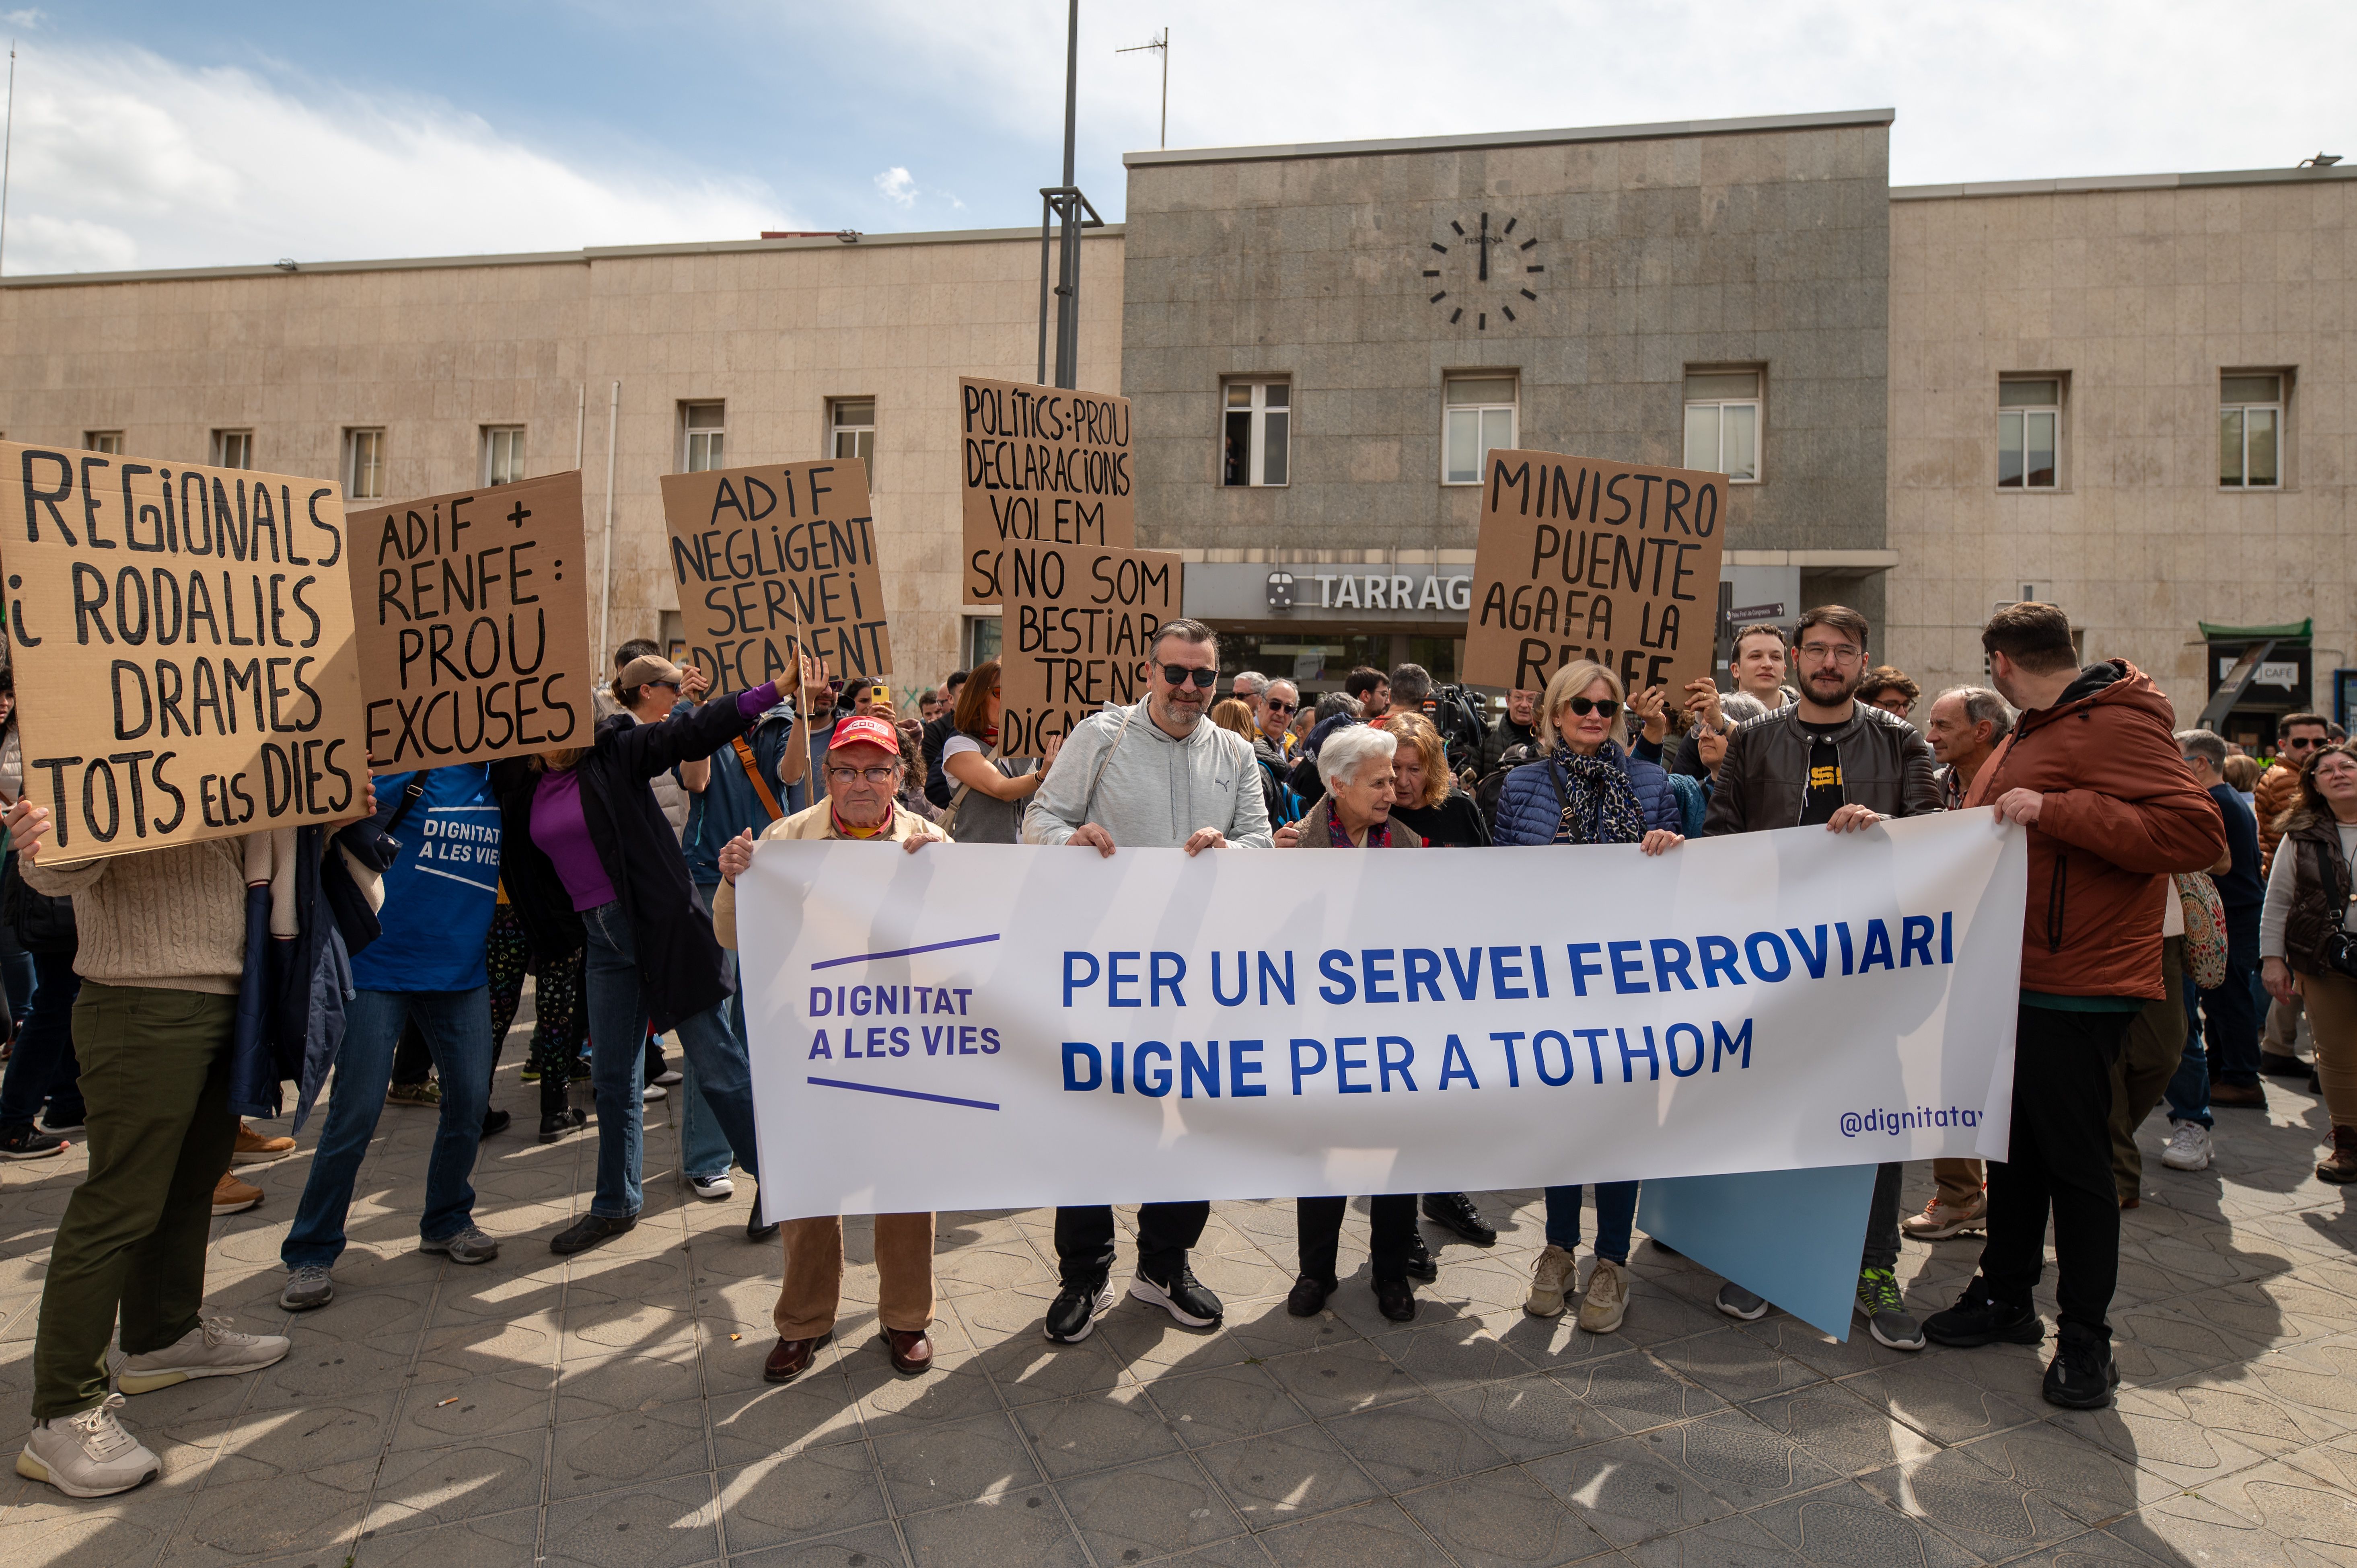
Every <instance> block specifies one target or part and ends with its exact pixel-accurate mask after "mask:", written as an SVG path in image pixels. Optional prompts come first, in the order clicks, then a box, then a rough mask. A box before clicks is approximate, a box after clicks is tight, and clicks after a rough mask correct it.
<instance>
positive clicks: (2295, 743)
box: [2283, 735, 2324, 751]
mask: <svg viewBox="0 0 2357 1568" xmlns="http://www.w3.org/2000/svg"><path fill="white" fill-rule="evenodd" d="M2323 744H2324V743H2323V742H2322V741H2320V740H2314V739H2310V738H2309V736H2298V735H2296V736H2292V737H2291V738H2290V739H2288V740H2287V741H2285V742H2284V743H2283V749H2284V750H2286V751H2306V750H2307V749H2308V748H2309V746H2322V745H2323Z"/></svg>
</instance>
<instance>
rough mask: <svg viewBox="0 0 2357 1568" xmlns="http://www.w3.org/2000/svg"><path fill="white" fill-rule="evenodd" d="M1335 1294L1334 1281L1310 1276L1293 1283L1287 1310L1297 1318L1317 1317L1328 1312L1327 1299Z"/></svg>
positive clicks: (1286, 1305)
mask: <svg viewBox="0 0 2357 1568" xmlns="http://www.w3.org/2000/svg"><path fill="white" fill-rule="evenodd" d="M1332 1294H1334V1282H1333V1281H1332V1280H1318V1279H1312V1278H1310V1277H1309V1276H1308V1274H1304V1275H1302V1276H1301V1277H1300V1278H1299V1279H1297V1280H1296V1281H1294V1282H1293V1290H1292V1293H1291V1294H1288V1295H1287V1296H1286V1298H1285V1310H1286V1311H1287V1312H1289V1313H1291V1314H1293V1316H1296V1317H1315V1316H1318V1314H1319V1313H1321V1312H1323V1311H1325V1310H1326V1298H1327V1297H1328V1296H1329V1295H1332Z"/></svg>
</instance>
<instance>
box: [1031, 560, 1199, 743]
mask: <svg viewBox="0 0 2357 1568" xmlns="http://www.w3.org/2000/svg"><path fill="white" fill-rule="evenodd" d="M1004 572H1005V581H1006V621H1005V623H1004V631H1003V635H1002V639H1001V644H1000V646H1001V650H1002V651H1001V653H1000V655H999V658H1000V660H1001V662H1000V667H999V677H998V680H999V690H1000V692H1001V693H1002V699H1003V708H1004V711H1003V712H1002V714H1001V715H1000V717H999V720H998V746H999V750H1000V752H1001V753H1002V754H1004V755H1005V756H1007V757H1039V756H1044V755H1045V754H1046V750H1047V745H1048V742H1049V740H1050V739H1052V738H1054V737H1055V736H1060V735H1064V734H1067V733H1069V732H1070V731H1071V727H1072V726H1073V725H1076V724H1078V723H1080V722H1081V721H1082V719H1084V718H1087V717H1088V716H1089V715H1090V714H1093V713H1095V712H1096V711H1097V710H1098V709H1099V708H1102V707H1103V706H1104V705H1105V703H1135V702H1136V701H1137V700H1138V699H1140V698H1141V697H1143V696H1145V695H1146V650H1148V649H1149V648H1151V647H1152V646H1153V643H1154V634H1155V632H1156V630H1157V629H1158V628H1160V627H1161V625H1162V623H1163V622H1165V621H1170V620H1176V619H1178V618H1179V591H1180V589H1181V587H1182V586H1183V585H1184V576H1185V569H1184V567H1183V566H1182V565H1181V564H1180V562H1179V556H1178V554H1177V553H1175V552H1172V551H1165V550H1100V549H1093V548H1086V547H1081V546H1073V545H1061V544H1009V545H1008V546H1007V547H1006V566H1005V568H1004Z"/></svg>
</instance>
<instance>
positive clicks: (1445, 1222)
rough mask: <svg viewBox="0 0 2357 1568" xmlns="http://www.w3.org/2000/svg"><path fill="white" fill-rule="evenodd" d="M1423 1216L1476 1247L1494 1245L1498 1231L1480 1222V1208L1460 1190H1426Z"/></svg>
mask: <svg viewBox="0 0 2357 1568" xmlns="http://www.w3.org/2000/svg"><path fill="white" fill-rule="evenodd" d="M1424 1217H1425V1218H1426V1219H1429V1220H1431V1221H1432V1222H1433V1223H1434V1224H1435V1225H1437V1226H1439V1227H1440V1228H1441V1229H1442V1230H1451V1231H1454V1232H1456V1233H1457V1234H1458V1236H1461V1237H1463V1238H1464V1239H1465V1240H1468V1241H1470V1242H1472V1243H1473V1244H1474V1245H1475V1246H1476V1247H1489V1246H1494V1245H1495V1244H1496V1243H1497V1240H1498V1232H1497V1231H1496V1230H1492V1229H1491V1227H1489V1226H1487V1225H1484V1224H1483V1223H1481V1213H1480V1210H1479V1209H1477V1208H1474V1207H1473V1200H1472V1199H1471V1198H1469V1197H1466V1196H1465V1195H1464V1194H1463V1193H1461V1192H1427V1193H1426V1194H1425V1195H1424Z"/></svg>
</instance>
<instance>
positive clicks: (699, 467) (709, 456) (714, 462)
mask: <svg viewBox="0 0 2357 1568" xmlns="http://www.w3.org/2000/svg"><path fill="white" fill-rule="evenodd" d="M706 408H716V409H718V410H719V411H720V423H719V424H697V423H696V422H695V416H696V411H697V410H699V409H706ZM698 437H709V438H713V439H707V440H705V441H704V442H703V452H702V456H703V459H704V460H703V461H702V462H701V463H698V462H697V461H696V458H697V456H698V452H697V446H698ZM727 464H728V400H727V399H726V398H719V397H700V398H692V399H690V398H683V399H681V400H680V404H679V467H680V472H681V473H683V474H705V473H709V472H711V471H712V470H713V469H715V468H722V467H727Z"/></svg>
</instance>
